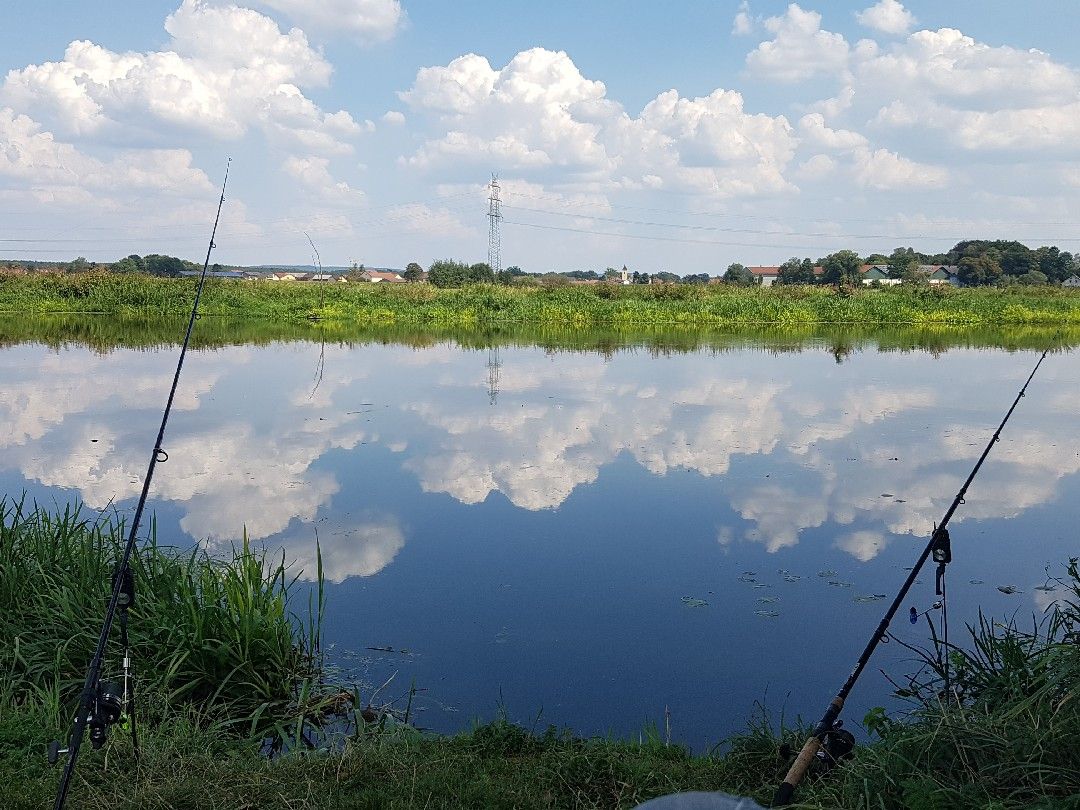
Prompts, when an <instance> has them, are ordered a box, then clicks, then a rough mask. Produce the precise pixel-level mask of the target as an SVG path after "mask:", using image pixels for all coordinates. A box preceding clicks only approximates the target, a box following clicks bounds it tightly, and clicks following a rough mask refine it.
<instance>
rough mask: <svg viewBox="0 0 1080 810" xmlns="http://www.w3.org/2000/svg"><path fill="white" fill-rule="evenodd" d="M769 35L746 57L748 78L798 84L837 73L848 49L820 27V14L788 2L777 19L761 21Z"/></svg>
mask: <svg viewBox="0 0 1080 810" xmlns="http://www.w3.org/2000/svg"><path fill="white" fill-rule="evenodd" d="M765 28H766V29H767V30H768V31H769V32H770V33H771V34H772V35H773V38H772V39H770V40H766V41H765V42H762V43H761V44H760V45H758V46H757V48H755V49H754V50H753V51H751V52H750V54H749V55H748V56H747V57H746V66H747V69H748V70H749V73H750V75H751V76H754V77H755V78H760V79H770V80H773V81H778V82H788V83H791V82H799V81H803V80H804V79H809V78H812V77H814V76H819V75H829V76H831V75H838V74H841V73H842V72H843V71H844V70H845V69H846V68H847V64H848V57H849V54H850V50H851V49H850V47H849V46H848V43H847V40H845V39H844V37H843V36H842V35H841V34H836V33H833V32H831V31H825V30H822V28H821V15H820V14H818V13H817V12H816V11H805V10H804V9H802V8H801V7H800V6H799V4H798V3H792V4H791V5H789V6H788V7H787V11H786V12H784V14H783V15H782V16H779V17H769V18H768V19H767V20H765Z"/></svg>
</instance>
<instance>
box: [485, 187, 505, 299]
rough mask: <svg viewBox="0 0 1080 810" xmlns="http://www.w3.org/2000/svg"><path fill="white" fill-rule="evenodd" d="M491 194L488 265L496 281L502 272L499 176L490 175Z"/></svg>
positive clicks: (489, 204) (489, 201)
mask: <svg viewBox="0 0 1080 810" xmlns="http://www.w3.org/2000/svg"><path fill="white" fill-rule="evenodd" d="M489 188H490V189H491V194H490V196H489V197H488V219H489V220H490V221H491V227H490V228H489V229H488V266H489V267H491V269H492V271H493V272H494V273H495V279H496V281H497V280H498V278H499V273H501V272H502V235H501V233H500V231H501V228H500V225H501V224H502V200H500V199H499V177H498V175H496V174H492V175H491V186H490V187H489Z"/></svg>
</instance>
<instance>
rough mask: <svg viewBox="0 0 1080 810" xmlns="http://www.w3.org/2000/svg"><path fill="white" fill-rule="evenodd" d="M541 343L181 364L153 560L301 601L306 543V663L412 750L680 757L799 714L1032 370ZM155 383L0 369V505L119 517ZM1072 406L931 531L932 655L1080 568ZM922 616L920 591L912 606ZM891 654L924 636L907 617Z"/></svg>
mask: <svg viewBox="0 0 1080 810" xmlns="http://www.w3.org/2000/svg"><path fill="white" fill-rule="evenodd" d="M1005 339H1006V338H1005V337H1004V336H1003V338H1002V340H1003V342H1004V341H1005ZM495 342H496V343H497V342H498V341H495ZM560 342H561V343H562V344H563V346H564V348H561V349H558V350H555V349H551V348H542V347H540V346H536V345H528V343H527V341H526V342H522V341H517V342H515V343H514V344H512V345H502V346H491V347H487V348H469V347H466V346H465V345H464V344H463V343H462V342H457V341H454V340H449V339H426V340H418V339H414V340H412V341H411V344H412V345H409V344H406V343H403V342H398V341H397V340H394V339H389V338H388V339H387V340H386V341H385V342H380V341H378V340H370V339H369V340H365V341H363V342H359V343H355V344H351V345H350V344H348V343H335V344H332V345H331V344H326V345H323V344H320V343H318V342H312V341H310V340H298V341H284V340H282V341H274V342H269V343H263V344H254V343H253V344H240V345H221V346H218V347H217V348H200V349H198V350H196V351H194V352H193V353H192V354H190V355H189V357H188V360H187V363H186V364H185V368H184V375H183V377H182V380H181V387H180V392H179V395H178V399H177V401H176V405H175V410H174V413H173V417H172V420H171V422H170V426H169V432H168V434H167V437H166V442H165V449H166V450H167V451H168V453H169V456H170V458H169V461H168V463H166V464H164V465H162V466H160V467H159V468H158V472H157V474H156V477H155V480H154V486H153V491H152V499H151V503H150V509H151V510H152V511H153V512H154V513H155V514H156V517H157V521H158V533H159V537H160V538H161V540H162V541H163V542H170V543H173V544H176V545H180V546H190V545H192V544H193V543H195V542H197V541H198V542H203V543H205V544H206V545H207V546H208V547H209V548H210V549H221V548H228V547H229V545H230V544H231V543H233V542H236V541H237V539H238V538H239V537H240V536H241V532H242V531H243V530H244V529H245V528H246V530H247V533H248V535H249V537H250V538H252V539H253V540H256V541H258V542H259V543H261V544H263V545H265V546H266V547H268V548H270V549H278V550H280V549H282V548H284V549H285V553H286V555H287V557H288V558H289V559H292V560H295V561H296V565H297V568H298V569H302V570H304V571H306V572H308V574H310V573H313V572H314V560H315V549H316V542H318V543H319V544H320V546H321V549H322V554H323V558H324V565H325V575H326V578H327V580H328V582H329V586H328V602H327V615H326V622H325V636H326V643H327V644H329V645H333V646H332V649H331V657H332V660H333V662H334V663H335V664H336V665H337V666H339V667H341V668H342V675H343V677H348V678H351V679H354V680H355V681H357V682H359V683H360V684H361V689H362V693H363V694H364V695H365V696H366V695H369V694H370V693H371V692H372V690H373V689H374V688H375V687H377V686H379V685H380V684H382V683H383V682H384V681H386V680H387V679H388V678H390V677H391V676H393V679H392V680H391V682H390V684H389V685H388V686H386V687H385V688H384V689H383V690H382V692H380V694H379V695H378V701H377V702H383V701H384V700H389V699H393V698H401V697H402V695H404V693H406V692H407V691H408V690H409V688H410V685H415V687H416V688H417V689H418V690H420V691H418V692H417V696H416V699H415V701H414V707H413V711H414V717H416V718H417V722H418V724H419V725H421V726H423V727H426V728H431V729H436V730H439V731H454V730H458V729H461V728H464V727H466V726H467V725H468V724H469V723H470V722H471V721H472V720H473V719H475V718H482V719H490V718H492V717H493V716H495V715H496V713H497V712H499V711H504V712H506V714H507V715H508V716H509V717H510V718H511V719H513V720H516V721H520V722H523V723H525V724H526V725H528V726H532V725H534V724H536V725H538V727H541V728H542V727H545V726H546V725H547V724H549V723H553V724H556V725H558V726H567V727H570V728H572V729H574V730H575V731H577V732H579V733H582V734H603V733H609V732H610V733H614V734H617V735H622V736H626V735H636V734H637V733H639V732H640V731H641V730H642V729H643V728H645V726H646V725H647V724H648V723H655V724H657V725H660V726H662V725H663V723H664V718H665V712H667V713H668V714H669V716H670V726H671V733H672V737H673V738H674V739H676V740H678V741H681V742H684V743H686V744H688V745H691V746H693V747H694V748H695V749H696V750H704V749H705V748H706V747H707V746H709V745H712V744H715V743H716V742H718V741H720V740H721V739H723V738H724V737H725V736H727V735H728V734H730V733H732V732H734V731H738V730H740V729H741V728H743V727H744V726H745V723H746V720H747V718H748V717H749V716H750V715H751V713H752V712H753V710H754V706H755V703H756V702H759V703H762V704H764V705H766V706H767V707H768V708H769V709H770V710H771V711H772V712H773V713H774V714H776V715H778V714H779V713H780V712H785V713H786V714H787V715H788V716H793V715H795V714H803V715H804V716H806V717H811V718H816V717H817V716H818V715H820V713H821V711H823V710H824V708H825V705H826V704H827V702H828V700H829V699H830V698H831V696H832V695H833V694H834V693H835V690H836V689H837V688H838V686H839V684H840V683H841V682H842V681H843V679H844V677H845V676H846V674H847V672H848V671H849V670H850V668H851V666H852V664H853V663H854V658H855V656H856V655H857V653H858V652H859V651H860V650H861V648H862V645H863V644H864V643H865V640H866V638H867V636H868V635H869V633H870V632H871V631H872V629H873V627H874V626H875V625H876V623H877V621H878V619H879V618H880V616H881V613H882V611H883V610H884V608H885V606H886V602H885V601H884V600H880V601H879V600H877V599H876V597H878V596H879V595H884V594H888V595H890V597H891V595H892V594H893V593H894V592H895V590H896V588H897V586H898V585H899V584H900V582H901V581H902V579H903V577H904V576H905V573H906V572H905V570H904V567H905V566H908V565H911V564H912V562H913V561H914V558H915V556H916V555H917V553H918V550H919V549H921V547H922V545H923V544H924V543H925V540H926V537H927V536H928V533H929V532H930V531H931V529H932V527H933V525H934V521H935V520H936V519H938V518H940V516H941V515H942V514H943V513H944V511H945V509H946V508H947V506H948V504H949V503H950V501H951V500H952V498H953V496H954V495H955V493H956V491H957V489H958V488H959V486H960V484H961V483H962V481H963V479H964V477H965V476H966V475H967V473H968V471H969V470H970V468H971V466H972V465H973V464H974V462H975V460H976V458H977V457H978V455H979V453H980V452H981V450H982V448H983V446H984V445H985V443H986V441H987V439H988V438H989V436H990V435H991V433H992V432H993V429H994V427H995V426H996V425H997V423H998V421H999V420H1000V419H1001V416H1002V415H1003V414H1004V411H1005V410H1006V408H1007V407H1008V405H1009V403H1010V402H1011V400H1012V398H1013V396H1014V395H1015V393H1016V391H1017V389H1018V388H1019V386H1020V385H1021V383H1022V382H1023V379H1024V378H1025V377H1026V375H1027V373H1028V372H1029V371H1030V369H1031V367H1032V365H1033V364H1034V362H1035V359H1036V357H1037V354H1038V352H1037V351H1035V350H1033V349H1010V350H1005V349H1002V348H997V347H994V346H992V345H990V346H987V345H982V346H980V347H977V348H976V347H971V346H970V345H956V346H953V347H944V349H943V348H942V347H941V346H940V345H938V346H936V347H935V350H934V351H932V352H931V351H927V350H921V349H918V348H914V349H908V350H904V351H900V350H895V349H894V348H893V347H894V346H895V342H893V341H886V340H884V339H878V338H875V337H874V336H870V337H860V338H858V339H854V340H850V341H847V342H845V343H844V345H843V347H842V348H838V347H837V346H836V345H835V343H836V341H835V340H832V339H825V338H822V339H815V338H814V337H813V336H811V337H809V338H806V339H802V340H800V341H798V342H797V343H796V344H795V345H792V344H791V343H790V342H787V343H785V342H783V341H780V342H774V341H773V340H770V339H765V338H761V337H753V336H752V337H747V338H745V339H739V338H738V337H735V338H731V337H730V336H728V337H727V338H725V339H724V340H722V341H713V342H712V343H710V342H709V341H704V342H701V343H699V344H698V345H697V348H692V347H687V346H682V347H681V349H680V350H679V351H657V350H655V349H650V348H649V346H647V345H634V341H631V342H630V345H621V346H620V345H618V344H619V342H620V341H619V340H618V339H614V338H613V339H609V340H604V341H599V342H598V341H595V340H592V341H582V345H581V347H579V348H574V340H573V339H569V340H567V339H563V340H561V341H560ZM959 343H960V344H963V343H964V341H963V340H960V341H959ZM601 345H602V350H598V349H597V348H596V347H597V346H601ZM566 347H569V348H566ZM175 357H176V347H175V346H170V345H165V346H160V347H157V348H153V347H151V348H139V349H133V348H123V347H122V346H114V347H110V348H103V347H102V346H101V345H97V344H95V346H94V347H93V348H91V347H89V346H88V345H87V344H86V343H84V342H82V341H81V340H80V339H75V340H71V341H63V340H60V341H58V340H55V339H54V340H51V341H50V344H49V345H45V344H44V343H42V342H39V341H36V340H27V341H26V342H19V341H18V340H11V341H8V342H6V343H5V346H4V348H2V349H0V491H2V492H5V493H9V494H16V495H18V494H19V493H22V492H25V493H27V495H28V497H29V498H32V499H36V500H37V501H38V502H40V503H43V504H46V505H49V504H53V503H60V504H64V503H68V502H71V501H74V500H81V501H82V502H83V503H85V504H86V507H87V508H90V509H105V508H107V507H108V508H116V509H119V510H120V511H123V510H125V509H130V508H131V507H132V506H133V504H134V500H135V498H136V497H137V494H138V490H139V487H140V476H141V475H142V473H143V471H144V468H145V464H146V459H147V454H148V451H149V448H150V445H151V442H152V438H153V436H154V434H155V432H156V429H157V424H158V420H159V419H160V409H161V407H162V406H163V403H164V398H165V393H166V391H167V389H168V385H169V382H170V379H171V369H172V367H173V365H174V363H175ZM1078 405H1080V364H1077V363H1076V361H1075V359H1074V358H1073V356H1072V355H1071V354H1068V353H1058V354H1053V355H1051V356H1050V357H1049V358H1048V360H1047V361H1046V363H1045V364H1044V366H1043V368H1042V370H1041V371H1040V374H1039V376H1038V377H1037V378H1036V380H1035V382H1034V383H1033V384H1032V387H1031V389H1030V391H1029V395H1028V397H1027V398H1026V399H1024V400H1023V401H1022V402H1021V404H1020V407H1019V408H1018V409H1017V412H1016V414H1015V416H1014V418H1013V420H1012V422H1011V423H1010V424H1009V426H1008V427H1007V429H1006V431H1005V434H1004V436H1003V440H1002V442H1001V443H1000V444H999V445H998V446H997V447H996V448H995V450H994V451H993V453H992V455H991V457H990V460H989V461H988V462H987V464H986V466H985V467H984V469H983V472H982V473H981V475H980V477H979V478H978V479H977V480H976V482H975V485H974V486H973V487H972V489H971V491H970V493H969V496H968V498H967V503H966V505H964V506H963V507H961V509H960V510H959V511H958V512H957V514H956V516H955V518H954V520H953V523H952V528H953V532H952V533H953V550H954V557H955V560H954V563H953V564H952V565H951V566H950V569H949V584H950V590H949V593H950V602H949V606H950V618H951V619H952V621H953V636H954V639H955V638H956V636H958V635H960V632H959V628H961V627H962V622H963V621H964V620H968V621H970V620H972V619H973V618H974V617H975V616H976V615H977V610H978V608H979V606H980V605H981V606H982V608H983V610H984V611H986V612H988V613H989V614H991V615H994V616H998V617H1003V616H1007V615H1012V614H1014V613H1015V614H1018V615H1019V616H1020V617H1022V618H1023V617H1026V620H1027V621H1030V617H1031V615H1032V614H1033V613H1034V614H1038V613H1041V612H1042V610H1043V609H1044V608H1045V607H1046V605H1047V603H1048V602H1049V601H1050V600H1051V599H1052V598H1053V593H1052V592H1048V591H1045V590H1037V589H1036V586H1040V585H1044V584H1045V582H1046V578H1047V570H1049V572H1050V573H1051V574H1054V575H1057V574H1059V573H1060V572H1061V570H1062V564H1063V563H1064V562H1065V561H1066V560H1067V558H1068V557H1069V556H1070V555H1073V556H1075V555H1076V554H1077V553H1078V551H1080V543H1078V542H1077V533H1076V527H1077V524H1078V519H1080V506H1078V503H1080V476H1078V475H1077V471H1078V470H1080V440H1078V435H1080V434H1078V430H1077V424H1078V423H1077V415H1078ZM1009 585H1012V586H1015V588H1017V589H1018V592H1017V593H1015V594H1012V595H1006V594H1004V593H1002V592H1000V591H999V590H998V589H997V586H1009ZM934 599H935V597H934V582H933V571H932V569H930V568H929V567H928V569H927V571H926V573H925V574H924V576H923V578H922V583H921V584H920V585H918V586H917V587H916V589H915V592H914V593H913V596H912V598H911V605H913V606H915V607H917V608H918V609H920V610H922V609H925V608H928V607H930V605H931V604H932V603H933V601H934ZM907 607H908V606H907V605H905V610H904V613H905V614H906V610H907ZM894 632H895V633H896V634H897V635H898V636H900V637H901V638H904V639H905V640H908V641H911V642H913V643H919V642H923V641H924V640H925V637H926V635H927V632H926V627H925V625H924V624H923V625H920V626H918V627H912V626H911V625H909V624H908V623H907V620H906V618H905V616H904V615H901V616H900V617H899V620H898V622H897V623H895V624H894ZM372 648H377V649H372ZM898 648H899V645H896V644H893V645H891V647H888V648H885V649H883V650H882V652H881V653H880V654H879V656H878V657H877V658H876V659H875V661H874V663H873V664H872V665H871V667H870V668H869V670H868V671H867V673H866V675H865V676H864V678H863V680H862V681H861V682H860V685H859V687H858V688H857V690H856V692H855V693H854V695H853V696H852V700H851V702H850V703H849V707H850V708H849V710H848V711H847V713H846V716H847V717H848V718H849V721H848V723H849V726H850V725H851V724H852V723H853V722H854V721H856V720H858V719H860V718H861V717H862V714H863V713H864V712H865V710H866V709H867V708H869V707H871V706H874V705H878V704H883V703H886V702H887V699H888V695H889V691H890V687H889V685H888V682H887V681H886V680H885V678H884V676H883V675H882V674H881V673H880V672H879V671H878V669H879V668H881V667H883V668H885V669H886V670H887V671H888V672H889V673H890V674H891V675H893V676H894V677H897V678H900V677H902V676H903V674H904V673H905V672H907V671H910V670H911V668H912V665H911V663H910V661H909V660H907V658H906V657H905V656H904V655H903V650H901V649H898ZM399 705H400V704H399Z"/></svg>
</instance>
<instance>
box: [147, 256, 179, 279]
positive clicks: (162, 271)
mask: <svg viewBox="0 0 1080 810" xmlns="http://www.w3.org/2000/svg"><path fill="white" fill-rule="evenodd" d="M143 264H144V265H145V266H146V272H147V273H149V274H150V275H152V276H178V275H180V271H181V270H184V269H186V268H185V266H184V261H183V259H178V258H176V257H175V256H162V255H160V254H158V253H151V254H150V255H148V256H143Z"/></svg>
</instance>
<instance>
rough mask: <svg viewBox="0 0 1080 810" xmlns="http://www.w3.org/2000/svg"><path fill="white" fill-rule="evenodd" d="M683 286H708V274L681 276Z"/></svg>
mask: <svg viewBox="0 0 1080 810" xmlns="http://www.w3.org/2000/svg"><path fill="white" fill-rule="evenodd" d="M682 280H683V283H684V284H708V283H709V280H710V277H709V274H708V273H696V274H692V275H689V276H683V279H682Z"/></svg>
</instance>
